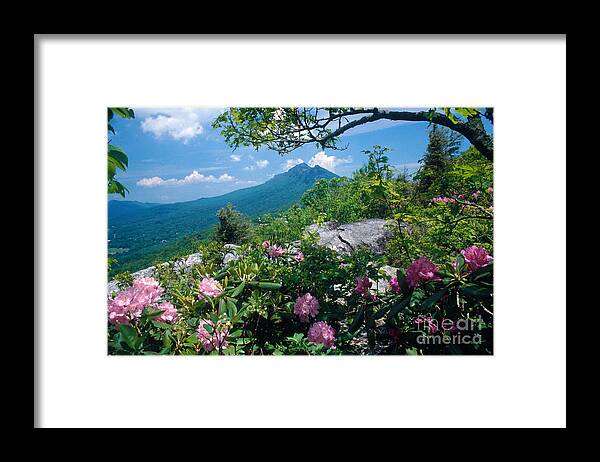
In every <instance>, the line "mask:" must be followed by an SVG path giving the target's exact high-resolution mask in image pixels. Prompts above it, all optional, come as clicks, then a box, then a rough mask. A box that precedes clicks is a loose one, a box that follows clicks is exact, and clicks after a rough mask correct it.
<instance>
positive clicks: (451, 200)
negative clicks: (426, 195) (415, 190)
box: [431, 197, 456, 204]
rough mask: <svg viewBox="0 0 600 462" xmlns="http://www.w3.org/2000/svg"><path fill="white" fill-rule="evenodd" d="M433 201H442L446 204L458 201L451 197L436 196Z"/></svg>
mask: <svg viewBox="0 0 600 462" xmlns="http://www.w3.org/2000/svg"><path fill="white" fill-rule="evenodd" d="M431 202H441V203H444V204H448V203H454V202H456V200H455V199H452V198H451V197H434V198H433V199H431Z"/></svg>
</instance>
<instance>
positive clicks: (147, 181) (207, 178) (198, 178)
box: [136, 170, 235, 187]
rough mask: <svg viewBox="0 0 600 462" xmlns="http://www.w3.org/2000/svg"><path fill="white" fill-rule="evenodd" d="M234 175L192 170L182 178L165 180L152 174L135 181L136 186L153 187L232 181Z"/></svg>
mask: <svg viewBox="0 0 600 462" xmlns="http://www.w3.org/2000/svg"><path fill="white" fill-rule="evenodd" d="M234 180H235V177H233V176H231V175H229V174H227V173H223V174H222V175H221V176H219V177H216V176H214V175H203V174H202V173H198V171H197V170H194V171H193V172H192V173H190V174H189V175H187V176H185V177H184V178H182V179H180V180H178V179H176V178H169V179H168V180H165V179H163V178H161V177H159V176H153V177H152V178H142V179H141V180H139V181H137V182H136V185H138V186H144V187H153V186H169V185H171V186H181V185H186V184H193V183H225V182H229V181H234Z"/></svg>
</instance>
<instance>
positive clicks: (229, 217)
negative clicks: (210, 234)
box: [215, 204, 250, 244]
mask: <svg viewBox="0 0 600 462" xmlns="http://www.w3.org/2000/svg"><path fill="white" fill-rule="evenodd" d="M217 218H218V219H219V224H218V225H217V229H216V232H215V239H216V240H217V241H219V242H223V243H227V244H240V243H242V242H244V241H245V240H247V238H248V232H249V230H250V223H249V221H248V219H247V218H246V217H244V216H243V215H242V214H241V213H240V212H238V211H237V210H236V209H235V207H234V206H233V205H232V204H227V205H226V206H225V207H223V208H222V209H220V210H219V211H218V212H217Z"/></svg>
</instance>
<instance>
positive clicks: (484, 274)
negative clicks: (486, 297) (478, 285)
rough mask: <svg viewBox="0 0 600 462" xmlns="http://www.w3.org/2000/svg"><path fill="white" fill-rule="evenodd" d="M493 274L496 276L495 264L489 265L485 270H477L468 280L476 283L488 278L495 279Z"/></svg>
mask: <svg viewBox="0 0 600 462" xmlns="http://www.w3.org/2000/svg"><path fill="white" fill-rule="evenodd" d="M493 274H494V264H493V263H489V264H487V265H486V266H484V267H483V268H479V269H476V270H475V271H473V272H472V273H471V274H469V277H468V279H470V280H471V281H473V282H475V281H479V280H481V279H484V278H485V277H487V276H492V277H493Z"/></svg>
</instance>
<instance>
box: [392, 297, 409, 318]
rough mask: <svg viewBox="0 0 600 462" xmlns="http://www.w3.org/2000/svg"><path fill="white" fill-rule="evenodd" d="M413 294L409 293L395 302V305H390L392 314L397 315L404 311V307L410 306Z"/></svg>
mask: <svg viewBox="0 0 600 462" xmlns="http://www.w3.org/2000/svg"><path fill="white" fill-rule="evenodd" d="M411 295H412V294H408V295H407V296H406V297H404V298H403V299H402V300H400V301H399V302H398V303H395V304H394V305H392V306H391V307H390V316H395V315H397V314H398V313H399V312H400V311H402V310H403V309H404V308H406V307H407V306H408V304H409V303H410V300H411V298H412V297H411Z"/></svg>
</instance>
